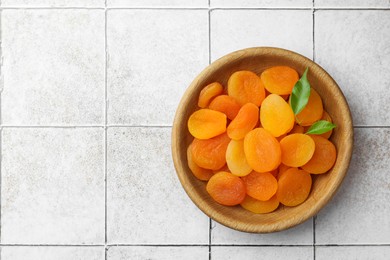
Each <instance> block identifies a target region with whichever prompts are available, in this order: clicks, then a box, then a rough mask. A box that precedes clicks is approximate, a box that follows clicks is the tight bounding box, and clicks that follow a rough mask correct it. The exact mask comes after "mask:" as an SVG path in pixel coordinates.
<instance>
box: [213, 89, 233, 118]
mask: <svg viewBox="0 0 390 260" xmlns="http://www.w3.org/2000/svg"><path fill="white" fill-rule="evenodd" d="M240 108H241V105H240V103H238V101H237V100H235V99H234V98H233V97H231V96H228V95H219V96H218V97H216V98H214V99H213V101H211V103H210V105H209V109H212V110H216V111H219V112H222V113H224V114H225V115H226V116H227V118H229V119H230V120H233V119H234V118H235V117H236V116H237V114H238V111H240Z"/></svg>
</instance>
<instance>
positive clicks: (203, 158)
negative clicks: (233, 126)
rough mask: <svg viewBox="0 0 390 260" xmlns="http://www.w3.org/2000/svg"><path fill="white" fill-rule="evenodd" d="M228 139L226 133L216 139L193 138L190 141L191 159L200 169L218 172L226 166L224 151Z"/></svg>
mask: <svg viewBox="0 0 390 260" xmlns="http://www.w3.org/2000/svg"><path fill="white" fill-rule="evenodd" d="M229 142H230V138H229V137H228V136H227V134H226V133H223V134H221V135H218V136H216V137H213V138H210V139H206V140H201V139H197V138H195V139H194V140H193V141H192V146H191V147H192V148H191V151H192V159H193V161H194V162H195V163H196V164H197V165H198V166H199V167H202V168H205V169H211V170H218V169H221V168H222V167H223V166H224V165H225V164H226V149H227V147H228V145H229Z"/></svg>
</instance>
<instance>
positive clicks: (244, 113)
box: [227, 103, 259, 140]
mask: <svg viewBox="0 0 390 260" xmlns="http://www.w3.org/2000/svg"><path fill="white" fill-rule="evenodd" d="M258 120H259V108H258V107H257V106H256V105H254V104H252V103H246V104H245V105H243V106H242V107H241V109H240V111H239V112H238V114H237V116H236V117H235V118H234V119H233V121H232V122H230V124H229V126H228V127H227V134H228V136H229V137H230V138H231V139H233V140H241V139H243V138H244V137H245V135H246V134H247V133H248V132H249V131H251V130H252V129H253V128H254V127H255V126H256V124H257V122H258Z"/></svg>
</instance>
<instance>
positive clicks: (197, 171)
mask: <svg viewBox="0 0 390 260" xmlns="http://www.w3.org/2000/svg"><path fill="white" fill-rule="evenodd" d="M191 146H192V145H189V146H188V148H187V161H188V167H189V168H190V170H191V172H192V173H193V174H194V176H195V177H196V178H198V179H199V180H201V181H208V180H209V179H210V178H211V176H213V175H214V173H213V171H212V170H209V169H203V168H201V167H199V166H198V165H197V164H196V163H195V162H194V160H193V159H192V151H191Z"/></svg>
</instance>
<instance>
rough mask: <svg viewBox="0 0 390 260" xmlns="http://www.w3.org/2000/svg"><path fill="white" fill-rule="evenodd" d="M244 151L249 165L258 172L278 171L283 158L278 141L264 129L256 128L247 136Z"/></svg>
mask: <svg viewBox="0 0 390 260" xmlns="http://www.w3.org/2000/svg"><path fill="white" fill-rule="evenodd" d="M244 151H245V156H246V160H247V162H248V164H249V165H250V166H251V167H252V169H254V170H255V171H257V172H269V171H272V170H274V169H276V168H277V167H278V166H279V164H280V162H281V158H282V151H281V148H280V144H279V142H278V140H276V138H275V137H274V136H273V135H271V134H270V133H269V132H268V131H267V130H265V129H263V128H255V129H253V130H252V131H250V132H249V133H248V134H247V135H246V136H245V138H244Z"/></svg>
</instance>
